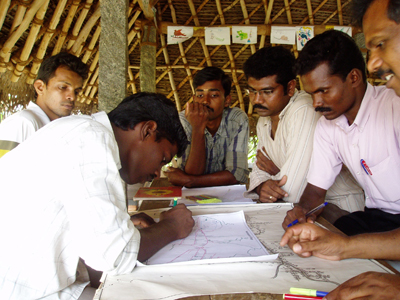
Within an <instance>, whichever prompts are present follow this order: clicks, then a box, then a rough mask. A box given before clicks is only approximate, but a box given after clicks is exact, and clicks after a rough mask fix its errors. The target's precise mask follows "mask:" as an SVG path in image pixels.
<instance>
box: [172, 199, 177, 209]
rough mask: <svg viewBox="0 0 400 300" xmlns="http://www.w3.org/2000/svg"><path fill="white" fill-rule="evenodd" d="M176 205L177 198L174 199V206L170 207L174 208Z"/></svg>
mask: <svg viewBox="0 0 400 300" xmlns="http://www.w3.org/2000/svg"><path fill="white" fill-rule="evenodd" d="M177 204H178V198H174V204H173V205H172V206H174V207H175V206H176V205H177Z"/></svg>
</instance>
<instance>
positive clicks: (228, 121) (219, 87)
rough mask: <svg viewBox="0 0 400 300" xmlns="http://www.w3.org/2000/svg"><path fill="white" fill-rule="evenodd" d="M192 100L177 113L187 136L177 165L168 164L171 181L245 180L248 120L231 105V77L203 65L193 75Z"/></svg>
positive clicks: (211, 183)
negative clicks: (187, 140)
mask: <svg viewBox="0 0 400 300" xmlns="http://www.w3.org/2000/svg"><path fill="white" fill-rule="evenodd" d="M193 85H194V88H195V94H194V96H193V102H192V103H188V104H187V107H186V110H185V111H183V112H181V113H180V114H179V117H180V118H181V122H182V125H183V128H184V129H185V132H186V134H187V136H188V139H189V146H188V147H187V149H186V152H185V153H184V154H183V155H182V158H181V160H180V161H179V162H178V163H179V168H169V171H168V172H166V175H167V177H168V180H169V181H170V182H171V183H172V184H174V185H180V186H186V187H206V186H217V185H230V184H236V183H246V182H247V178H248V173H249V171H248V168H247V153H248V140H249V120H248V118H247V115H246V113H245V112H244V111H242V110H241V109H239V108H236V107H234V108H230V107H229V104H230V102H231V95H230V91H231V80H230V78H229V76H228V75H226V74H225V73H224V71H222V70H221V69H219V68H216V67H206V68H204V69H203V70H201V71H200V72H198V73H197V74H196V76H195V77H194V79H193Z"/></svg>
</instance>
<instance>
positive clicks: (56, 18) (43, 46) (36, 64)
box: [26, 0, 67, 84]
mask: <svg viewBox="0 0 400 300" xmlns="http://www.w3.org/2000/svg"><path fill="white" fill-rule="evenodd" d="M66 4H67V0H62V1H59V2H58V4H57V7H56V9H55V11H54V13H53V17H52V18H51V21H50V23H49V28H47V30H46V33H45V35H44V36H43V38H42V41H41V43H40V46H39V49H38V51H37V53H36V55H35V57H34V58H33V63H32V67H31V70H30V72H29V75H28V77H27V80H26V83H28V84H32V83H33V82H34V80H35V78H36V75H37V72H38V71H39V68H40V65H41V63H42V61H43V57H44V55H45V54H46V50H47V47H48V46H49V42H50V40H51V38H52V37H53V35H54V32H55V30H56V28H57V25H58V23H59V22H60V17H61V15H62V13H63V11H64V9H65V5H66Z"/></svg>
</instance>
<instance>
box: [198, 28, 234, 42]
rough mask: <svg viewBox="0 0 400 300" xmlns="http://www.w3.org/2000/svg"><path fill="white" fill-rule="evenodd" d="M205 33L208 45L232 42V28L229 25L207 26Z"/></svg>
mask: <svg viewBox="0 0 400 300" xmlns="http://www.w3.org/2000/svg"><path fill="white" fill-rule="evenodd" d="M204 35H205V38H206V45H230V44H231V29H230V28H229V27H206V28H205V31H204Z"/></svg>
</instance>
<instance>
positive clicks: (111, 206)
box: [0, 93, 194, 300]
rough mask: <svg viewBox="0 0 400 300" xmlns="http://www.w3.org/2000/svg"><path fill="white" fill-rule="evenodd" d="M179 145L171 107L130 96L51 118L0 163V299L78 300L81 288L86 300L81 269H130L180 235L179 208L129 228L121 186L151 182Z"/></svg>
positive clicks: (188, 221) (156, 97)
mask: <svg viewBox="0 0 400 300" xmlns="http://www.w3.org/2000/svg"><path fill="white" fill-rule="evenodd" d="M186 145H187V138H186V134H185V132H184V130H183V127H182V125H181V123H180V121H179V116H178V112H177V110H176V107H175V105H174V103H173V102H172V101H170V100H169V99H167V98H166V97H165V96H163V95H160V94H153V93H138V94H135V95H132V96H130V97H128V98H126V99H125V100H124V101H123V102H121V103H120V104H119V105H118V106H117V108H115V109H114V110H113V111H111V112H110V113H109V114H108V115H107V114H105V113H104V112H100V113H97V114H94V115H92V116H86V115H82V116H70V117H66V118H60V119H59V120H56V121H54V122H51V123H50V124H48V126H46V127H45V128H42V129H41V130H40V131H38V132H37V133H36V134H34V135H33V136H32V137H30V138H29V139H28V140H27V141H25V142H24V143H22V144H21V145H20V146H18V147H17V148H16V149H14V150H13V151H11V152H9V153H8V154H7V155H5V156H4V157H3V158H2V159H0V169H1V170H2V172H0V190H1V193H2V196H1V197H0V227H1V228H2V230H1V231H0V239H1V241H2V245H3V246H2V247H0V282H1V284H0V299H38V298H40V299H68V300H69V299H82V298H80V297H81V295H82V292H83V291H84V289H85V288H86V289H85V293H86V292H90V293H89V294H91V297H92V296H93V294H94V291H93V288H90V287H88V284H89V277H88V272H87V269H86V267H85V264H86V265H87V266H89V267H90V268H92V269H94V270H97V271H100V272H107V273H108V274H114V275H116V274H123V273H129V272H132V271H133V269H134V267H135V265H136V261H137V260H140V261H144V260H146V259H147V258H149V257H150V256H152V255H153V254H154V253H155V252H157V251H158V250H159V249H160V248H162V247H163V246H165V245H166V244H168V243H169V242H171V241H173V240H175V239H180V238H184V237H186V236H187V235H188V234H189V233H190V231H191V229H192V227H193V225H194V221H193V218H192V217H191V212H190V211H189V210H187V208H186V207H185V206H184V205H177V206H176V207H175V208H173V209H171V210H169V211H167V212H165V213H164V214H163V215H162V216H161V218H160V222H158V223H155V222H154V220H152V219H151V218H150V217H148V216H146V215H145V216H141V215H139V216H137V217H134V218H133V221H134V223H135V224H140V225H141V226H142V227H144V228H142V229H136V228H135V226H134V224H133V222H131V219H130V217H129V215H128V213H127V209H126V202H125V198H126V197H125V188H124V185H123V183H122V180H124V181H125V182H126V183H128V184H133V183H138V182H141V183H144V182H145V181H150V180H152V178H154V177H156V176H159V174H160V169H161V167H162V166H163V165H165V164H167V163H168V162H169V161H171V159H172V158H173V157H174V156H175V155H178V156H180V155H182V153H183V152H184V151H185V148H186ZM16 166H21V167H16ZM121 178H122V180H121ZM21 187H23V188H21ZM83 262H84V263H85V264H83ZM90 290H91V291H90ZM132 292H134V291H132Z"/></svg>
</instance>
